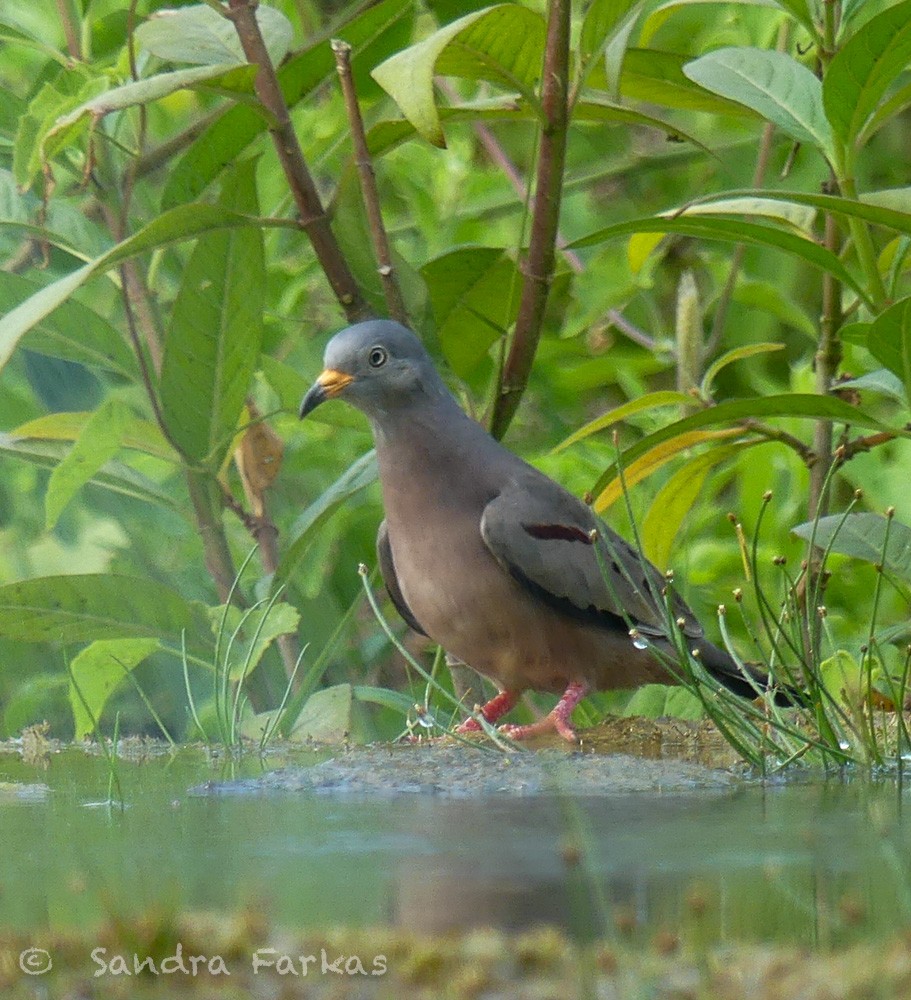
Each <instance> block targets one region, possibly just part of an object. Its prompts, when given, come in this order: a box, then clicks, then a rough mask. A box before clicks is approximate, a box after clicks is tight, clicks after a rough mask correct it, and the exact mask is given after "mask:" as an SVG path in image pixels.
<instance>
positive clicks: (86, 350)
mask: <svg viewBox="0 0 911 1000" xmlns="http://www.w3.org/2000/svg"><path fill="white" fill-rule="evenodd" d="M41 287H42V286H41V285H40V284H39V283H38V282H36V281H34V280H32V279H30V278H26V277H23V276H22V275H21V274H13V273H11V272H9V271H0V314H4V313H7V312H9V311H10V310H11V309H13V308H14V307H15V305H16V303H19V302H22V301H23V300H24V299H26V298H28V297H29V296H30V295H34V294H35V293H36V292H38V291H40V289H41ZM28 348H29V350H31V351H37V352H38V353H39V354H47V355H49V356H51V357H54V358H66V359H67V360H68V361H78V362H79V363H80V364H84V365H90V366H91V367H93V368H103V369H105V370H107V371H109V372H114V373H115V374H116V375H119V376H121V377H122V378H126V379H129V380H130V381H131V382H133V381H137V380H138V377H139V372H138V369H137V367H136V361H135V359H134V357H133V352H132V351H131V350H130V348H129V347H128V346H127V345H126V342H125V341H124V340H123V338H122V337H121V336H120V333H119V332H118V330H117V329H116V327H114V326H113V325H112V324H111V323H109V322H108V321H107V320H106V319H105V318H104V317H103V316H100V315H99V314H98V313H96V312H95V311H94V310H93V309H90V308H89V307H88V306H86V305H83V304H82V303H81V302H78V301H76V300H75V299H70V300H69V301H68V302H64V303H63V305H61V306H60V308H59V309H57V311H56V312H54V313H53V314H52V315H50V316H45V317H44V319H43V320H41V322H40V323H39V324H38V325H37V326H36V327H34V328H33V329H32V332H31V333H30V334H29V337H28Z"/></svg>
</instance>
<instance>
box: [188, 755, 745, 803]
mask: <svg viewBox="0 0 911 1000" xmlns="http://www.w3.org/2000/svg"><path fill="white" fill-rule="evenodd" d="M734 781H735V779H734V778H733V776H732V775H731V774H730V773H729V772H727V771H723V770H719V769H716V768H708V767H705V766H703V765H701V764H696V763H692V762H689V761H681V760H672V759H649V758H645V757H637V756H633V755H632V754H627V753H614V754H601V753H597V754H596V753H581V752H575V753H573V752H567V751H564V750H560V749H553V750H548V749H545V750H539V751H536V752H527V751H526V752H518V753H503V752H500V751H496V752H491V751H488V750H486V749H483V750H482V749H479V748H475V747H466V746H464V745H461V744H455V745H453V744H448V745H447V744H442V743H433V744H429V745H427V744H425V745H411V746H392V747H385V746H384V747H375V748H370V747H365V748H357V749H351V750H348V751H345V752H342V753H340V754H339V755H337V756H334V757H333V758H332V759H330V760H326V761H323V762H322V763H320V764H316V765H315V766H313V767H307V768H282V769H281V770H278V771H272V772H270V773H268V774H265V775H263V776H262V777H260V778H253V779H249V778H248V779H242V780H239V781H228V782H207V783H206V784H204V785H200V786H197V787H196V788H194V789H193V792H194V793H196V794H209V795H224V794H245V793H246V794H256V793H265V792H320V793H333V794H361V795H384V796H395V795H425V796H426V795H432V796H445V797H457V798H462V797H469V796H471V797H473V796H485V795H512V796H527V795H545V794H573V795H626V794H629V793H631V792H659V793H660V792H671V791H673V792H680V791H690V790H693V789H711V788H719V789H723V788H727V787H729V786H730V785H731V784H732V783H733V782H734Z"/></svg>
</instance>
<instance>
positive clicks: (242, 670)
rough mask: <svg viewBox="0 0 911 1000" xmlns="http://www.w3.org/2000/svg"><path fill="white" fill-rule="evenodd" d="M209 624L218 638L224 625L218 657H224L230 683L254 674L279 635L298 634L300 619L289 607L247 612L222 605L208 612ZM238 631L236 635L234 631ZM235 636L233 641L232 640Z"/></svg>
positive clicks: (258, 609) (274, 606) (258, 608)
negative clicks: (296, 632) (219, 655)
mask: <svg viewBox="0 0 911 1000" xmlns="http://www.w3.org/2000/svg"><path fill="white" fill-rule="evenodd" d="M208 611H209V621H210V622H211V623H212V631H213V632H214V633H215V634H216V635H217V634H218V630H219V629H220V628H221V626H222V622H223V621H224V628H225V631H224V635H223V637H222V641H221V647H220V648H221V655H222V656H224V657H226V659H227V666H228V672H229V675H230V677H231V680H232V681H238V680H240V679H241V678H242V677H244V676H245V675H249V674H251V673H253V671H254V670H255V669H256V667H257V666H258V665H259V663H260V661H261V660H262V658H263V655H264V654H265V652H266V650H267V649H268V648H269V646H271V645H272V643H273V642H274V641H275V639H277V638H278V637H279V636H280V635H288V634H289V633H291V632H295V631H296V630H297V626H298V625H299V624H300V615H299V614H298V613H297V610H296V609H295V608H293V607H291V605H290V604H285V603H284V602H277V603H275V604H273V605H272V606H271V607H269V606H268V605H265V606H259V607H255V608H250V609H248V610H246V611H243V610H241V609H240V608H238V607H235V606H234V605H231V606H230V607H229V608H228V609H227V617H225V607H224V605H222V606H220V607H217V608H209V609H208ZM238 629H239V631H237V630H238ZM235 632H237V635H236V637H234V638H233V641H232V636H234V634H235Z"/></svg>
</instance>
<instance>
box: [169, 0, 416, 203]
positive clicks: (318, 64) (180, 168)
mask: <svg viewBox="0 0 911 1000" xmlns="http://www.w3.org/2000/svg"><path fill="white" fill-rule="evenodd" d="M355 10H356V11H357V13H356V14H355V15H354V17H353V18H348V17H345V18H343V20H342V22H341V23H339V24H336V25H335V26H334V27H333V28H332V35H333V36H334V37H337V38H342V39H344V40H345V41H346V42H348V44H349V45H351V46H352V49H353V56H352V67H353V69H354V70H355V71H356V70H357V68H358V65H359V63H360V61H361V60H362V59H364V58H366V57H367V56H368V55H370V52H371V49H372V48H373V47H374V46H375V45H376V44H377V43H378V41H379V40H381V39H383V38H385V37H386V36H387V35H389V34H390V33H393V32H394V31H396V30H397V29H398V28H399V26H401V25H407V23H408V21H409V19H411V18H412V17H413V16H414V3H413V0H382V2H381V3H378V4H376V5H375V6H368V7H367V9H366V10H364V9H363V8H360V7H358V8H355ZM335 77H336V68H335V57H334V56H333V54H332V50H331V48H330V47H329V42H328V41H327V40H326V39H325V37H324V38H323V39H321V40H320V41H319V42H317V43H315V44H314V45H312V46H310V47H308V48H305V49H303V50H301V51H300V52H299V53H297V54H296V55H294V56H292V57H291V58H289V59H288V61H287V62H286V63H285V64H284V65H283V66H282V67H281V68H280V69H279V70H278V80H279V83H280V84H281V88H282V94H283V95H284V98H285V101H286V102H287V104H288V106H289V107H291V108H293V107H294V106H295V105H296V104H297V103H298V102H299V101H300V100H301V99H302V98H304V97H306V96H307V95H308V94H310V93H312V92H313V91H314V90H315V89H316V88H317V87H318V86H320V85H321V84H322V83H324V82H325V81H326V80H328V79H330V78H331V79H334V78H335ZM267 127H268V122H267V121H266V119H265V117H264V116H263V115H262V114H260V113H259V112H257V111H256V110H255V109H253V108H250V107H245V106H242V105H236V106H234V107H231V108H229V109H227V110H226V111H225V112H224V113H223V114H221V115H220V116H219V117H218V118H217V119H216V120H215V121H214V122H213V123H212V124H211V125H209V126H208V128H206V129H205V131H204V132H203V133H202V135H200V137H199V138H198V139H197V140H196V142H194V143H193V145H192V146H190V148H189V149H188V150H187V152H186V153H184V155H183V156H182V157H181V158H180V159H179V160H178V161H177V162H176V163H174V164H172V165H171V168H170V170H169V172H168V179H167V183H166V184H165V189H164V192H163V194H162V200H161V203H162V207H163V208H174V207H176V206H178V205H182V204H184V203H186V202H191V201H195V200H196V199H197V198H198V197H199V196H200V195H201V194H202V192H203V191H205V189H206V188H207V187H208V186H209V185H210V184H211V183H212V181H214V180H215V178H216V177H218V176H219V175H220V174H221V172H222V171H223V170H224V169H225V166H226V165H228V164H231V163H236V162H237V160H238V158H239V157H240V155H241V153H242V152H243V151H244V150H245V149H246V148H247V147H248V146H249V145H250V143H251V142H253V141H254V140H255V139H256V138H257V137H258V136H260V135H262V134H263V133H264V132H265V131H266V129H267Z"/></svg>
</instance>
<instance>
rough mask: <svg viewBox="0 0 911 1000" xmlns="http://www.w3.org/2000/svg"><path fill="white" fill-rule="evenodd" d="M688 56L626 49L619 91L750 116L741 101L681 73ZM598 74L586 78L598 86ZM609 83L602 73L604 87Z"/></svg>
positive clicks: (649, 99) (655, 100)
mask: <svg viewBox="0 0 911 1000" xmlns="http://www.w3.org/2000/svg"><path fill="white" fill-rule="evenodd" d="M689 58H690V57H689V56H684V55H680V54H678V53H676V52H660V51H658V50H656V49H627V50H626V55H625V56H624V59H623V72H622V73H621V75H620V92H621V94H622V95H623V96H624V97H626V98H634V99H635V100H639V101H647V102H648V103H649V104H660V105H663V106H664V107H667V108H681V109H682V110H685V111H707V112H709V113H710V114H723V115H732V116H735V117H750V118H752V117H753V112H752V111H749V110H747V109H746V108H745V107H744V106H743V105H742V104H738V103H736V102H735V101H729V100H727V99H726V98H723V97H719V96H717V95H716V94H714V93H712V92H711V91H710V90H706V89H705V88H704V87H700V86H698V85H697V84H695V83H694V82H693V81H692V80H689V79H687V77H686V76H685V75H684V66H685V65H686V64H687V62H688V61H689ZM597 80H598V73H597V72H595V73H593V74H592V77H591V80H590V81H589V82H590V83H591V84H592V86H598V83H597ZM608 88H609V84H608V81H607V76H606V74H605V76H604V88H603V89H605V90H607V89H608Z"/></svg>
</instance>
